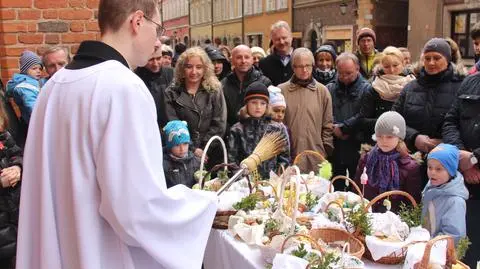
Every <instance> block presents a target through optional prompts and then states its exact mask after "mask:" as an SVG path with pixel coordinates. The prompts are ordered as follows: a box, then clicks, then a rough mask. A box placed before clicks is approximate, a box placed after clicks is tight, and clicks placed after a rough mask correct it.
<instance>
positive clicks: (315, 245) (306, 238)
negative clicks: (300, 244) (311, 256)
mask: <svg viewBox="0 0 480 269" xmlns="http://www.w3.org/2000/svg"><path fill="white" fill-rule="evenodd" d="M295 238H300V239H301V240H302V241H307V242H309V243H310V245H311V246H312V248H313V249H316V250H319V251H320V252H322V253H323V252H324V250H323V249H322V248H321V247H320V245H319V244H318V243H317V241H316V240H315V239H314V238H313V237H311V236H309V235H305V234H292V235H290V236H288V237H287V238H285V240H284V241H283V244H282V247H281V249H280V253H283V252H284V251H285V249H286V248H287V246H288V245H287V242H288V241H290V240H292V239H295Z"/></svg>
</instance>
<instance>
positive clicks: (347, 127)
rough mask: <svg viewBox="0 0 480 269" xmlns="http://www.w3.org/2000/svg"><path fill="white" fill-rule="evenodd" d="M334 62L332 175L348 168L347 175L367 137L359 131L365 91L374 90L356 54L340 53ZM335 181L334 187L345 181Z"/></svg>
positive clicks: (342, 186)
mask: <svg viewBox="0 0 480 269" xmlns="http://www.w3.org/2000/svg"><path fill="white" fill-rule="evenodd" d="M335 66H336V67H337V74H338V76H337V79H335V81H334V82H332V83H330V84H328V85H327V88H328V90H329V91H330V94H331V95H332V104H333V121H334V122H333V123H334V124H333V136H334V140H333V144H334V148H335V150H334V151H333V156H332V157H331V158H332V168H333V176H338V175H346V171H347V170H348V175H349V176H350V177H353V176H354V175H355V172H356V170H357V163H358V159H359V158H360V154H359V150H360V143H361V142H362V141H363V140H364V137H363V136H362V135H361V134H360V132H358V129H359V128H360V126H359V125H360V105H361V101H362V97H363V95H364V94H365V93H367V92H370V91H372V86H371V84H370V83H368V81H366V80H365V79H364V78H363V77H362V75H361V74H360V62H359V60H358V58H357V56H355V55H354V54H352V53H348V52H344V53H342V54H340V56H338V57H337V59H336V61H335ZM335 183H336V184H335V189H337V188H338V189H340V190H343V189H344V188H345V184H344V182H343V181H342V182H340V180H337V181H336V182H335Z"/></svg>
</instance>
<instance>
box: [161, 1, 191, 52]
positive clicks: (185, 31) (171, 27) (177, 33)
mask: <svg viewBox="0 0 480 269" xmlns="http://www.w3.org/2000/svg"><path fill="white" fill-rule="evenodd" d="M161 10H162V13H161V19H162V23H163V27H165V29H166V32H165V35H166V36H169V37H170V39H171V41H172V44H171V45H172V47H173V46H175V44H176V43H178V42H183V43H185V44H190V43H189V42H190V32H189V31H190V24H189V10H188V0H163V1H161Z"/></svg>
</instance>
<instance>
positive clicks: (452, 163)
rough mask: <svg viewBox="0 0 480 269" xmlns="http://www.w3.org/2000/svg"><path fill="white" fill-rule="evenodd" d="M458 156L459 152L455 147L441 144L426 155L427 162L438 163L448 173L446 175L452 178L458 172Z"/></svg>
mask: <svg viewBox="0 0 480 269" xmlns="http://www.w3.org/2000/svg"><path fill="white" fill-rule="evenodd" d="M459 155H460V151H459V150H458V148H457V147H456V146H454V145H450V144H443V143H442V144H440V145H438V146H436V147H435V148H434V149H432V151H430V153H428V160H430V159H434V160H437V161H439V162H440V163H441V164H442V165H443V167H445V169H446V170H447V171H448V174H449V175H450V176H452V177H454V176H455V175H456V174H457V170H458V161H459Z"/></svg>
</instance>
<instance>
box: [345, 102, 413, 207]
mask: <svg viewBox="0 0 480 269" xmlns="http://www.w3.org/2000/svg"><path fill="white" fill-rule="evenodd" d="M405 132H406V125H405V119H404V118H403V117H402V115H400V114H399V113H397V112H394V111H388V112H385V113H383V114H382V115H380V117H379V118H378V119H377V122H376V124H375V134H374V137H373V139H374V140H376V141H377V144H376V145H375V146H374V147H373V148H372V149H371V150H370V151H369V152H368V153H366V154H363V155H362V157H361V158H360V161H359V163H358V167H357V172H356V174H355V183H357V184H359V185H360V184H361V183H362V185H364V188H365V190H364V194H363V195H364V197H365V198H366V199H368V200H371V199H373V198H375V197H376V196H378V195H379V194H381V193H383V192H386V191H391V190H402V191H405V192H407V193H409V194H410V195H412V196H413V197H414V199H415V200H416V201H418V202H420V196H421V193H420V190H421V178H422V176H421V171H420V169H419V165H418V163H417V162H416V161H415V160H414V159H413V158H412V157H410V155H409V154H408V149H407V147H406V145H405V143H404V142H403V139H405ZM365 167H366V172H367V175H368V181H367V182H366V184H363V183H365V182H362V180H361V175H362V173H363V171H364V168H365ZM403 199H404V198H403V197H401V196H398V197H392V199H391V200H392V201H391V202H392V203H391V205H392V206H391V208H392V210H393V211H394V212H397V211H398V209H399V206H400V202H401V201H403ZM406 202H407V201H406ZM375 209H376V210H377V211H378V210H383V207H382V206H375Z"/></svg>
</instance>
